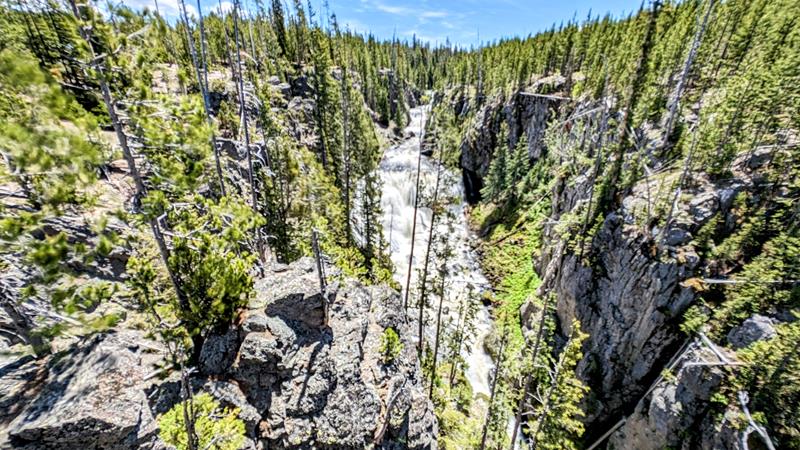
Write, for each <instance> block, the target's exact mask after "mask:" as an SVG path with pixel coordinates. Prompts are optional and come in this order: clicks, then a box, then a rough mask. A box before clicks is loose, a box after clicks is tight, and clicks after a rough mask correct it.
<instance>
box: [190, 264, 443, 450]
mask: <svg viewBox="0 0 800 450" xmlns="http://www.w3.org/2000/svg"><path fill="white" fill-rule="evenodd" d="M256 291H257V295H256V297H255V299H253V301H252V302H251V304H250V306H249V309H248V310H247V311H245V312H244V313H243V314H242V316H241V321H240V324H239V325H238V326H237V327H236V331H235V332H229V333H228V334H225V335H220V336H217V337H214V338H213V339H212V338H209V339H208V340H207V341H206V343H205V346H204V348H203V351H202V354H209V355H211V354H215V353H217V352H224V353H227V354H226V355H224V356H219V357H217V358H216V359H218V360H224V361H233V364H232V366H231V367H230V370H227V371H223V372H220V371H219V370H216V371H215V372H214V373H222V379H220V380H218V383H224V384H221V385H220V384H218V385H217V387H216V388H217V389H222V390H223V392H227V391H228V390H232V391H233V392H231V393H229V394H226V395H225V396H217V395H215V396H216V397H218V398H220V399H221V401H222V400H224V403H225V404H228V403H230V404H231V405H234V406H236V407H239V408H241V410H242V411H243V412H244V413H245V414H246V417H247V419H246V425H247V430H248V437H249V438H251V439H254V440H256V441H260V445H261V446H262V447H264V448H270V449H305V448H369V447H372V446H375V447H377V448H398V446H399V447H401V448H420V449H421V448H435V446H436V419H435V416H434V414H433V407H432V405H431V403H430V402H429V401H428V399H427V396H426V391H425V389H424V386H423V383H422V380H421V374H420V372H419V365H418V362H417V359H416V351H415V350H414V344H413V336H414V332H413V330H412V329H411V327H410V325H409V324H408V323H407V320H406V318H405V311H404V308H403V305H402V300H401V299H400V296H399V295H398V294H397V292H396V291H394V290H392V289H390V288H388V287H387V286H369V287H367V286H363V285H361V284H360V283H358V282H356V281H353V280H345V281H343V282H341V283H331V284H330V285H328V286H327V288H326V290H325V292H320V288H319V279H318V277H317V274H316V270H315V264H314V262H313V260H311V259H308V258H306V259H301V260H299V261H297V262H294V263H292V264H289V265H286V266H282V267H281V268H280V270H277V271H271V272H269V273H268V275H267V276H266V277H265V278H264V279H261V280H259V281H258V282H257V284H256ZM323 300H325V302H327V303H328V304H329V305H330V307H329V317H328V320H327V322H326V321H325V314H324V309H323V305H324V304H325V302H323ZM389 327H391V328H393V329H395V330H396V331H397V332H398V334H399V335H400V337H401V340H402V342H403V350H402V351H401V353H400V355H398V357H397V358H395V360H394V361H393V362H392V364H391V366H387V365H385V364H384V362H383V357H382V355H381V352H380V340H381V336H382V334H383V331H384V330H385V329H386V328H389ZM229 336H237V337H236V338H235V339H234V338H231V337H229ZM229 343H231V345H229ZM206 347H208V348H206ZM217 366H218V364H212V365H209V367H211V368H217ZM204 370H208V369H207V368H206V369H204ZM228 386H237V387H238V388H237V389H235V390H234V389H232V388H230V387H228ZM203 389H204V390H209V389H210V387H209V385H206V386H205V387H204V388H203ZM239 393H241V396H240V395H238V394H239ZM395 394H396V395H395ZM390 395H391V396H393V397H396V400H395V401H394V403H393V404H392V407H391V409H390V410H388V411H387V408H389V405H388V404H389V396H390ZM243 399H244V403H246V405H244V404H243ZM247 406H249V407H247ZM243 420H244V419H243ZM409 423H411V424H412V425H411V426H410V427H409V425H408V424H409Z"/></svg>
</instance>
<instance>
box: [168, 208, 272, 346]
mask: <svg viewBox="0 0 800 450" xmlns="http://www.w3.org/2000/svg"><path fill="white" fill-rule="evenodd" d="M192 203H193V204H194V205H195V206H194V207H191V208H186V209H182V210H178V211H175V212H173V213H171V214H170V221H171V222H173V223H175V224H176V226H175V231H176V237H175V238H174V239H173V249H172V252H171V255H170V259H169V265H170V269H171V270H172V271H173V273H174V274H176V276H177V279H178V282H179V285H180V286H181V289H182V290H183V293H184V294H185V295H186V297H187V299H188V302H189V304H188V306H189V308H188V309H186V308H182V307H180V306H179V305H178V310H177V316H178V317H179V318H180V319H181V320H182V321H183V323H184V326H186V327H187V329H188V330H189V333H190V334H193V335H198V334H204V333H205V332H206V331H208V330H210V329H213V328H216V327H219V326H224V325H227V324H229V323H231V322H232V321H233V319H234V318H235V315H236V313H237V311H238V310H239V309H240V308H241V307H243V306H246V305H247V303H248V302H249V300H250V297H251V296H252V294H253V280H252V278H251V277H250V271H251V268H252V266H253V263H254V262H255V257H254V256H253V255H252V254H250V253H249V252H243V251H242V250H241V249H240V248H239V242H241V241H242V240H244V239H247V236H248V232H250V231H251V230H253V229H254V228H256V227H257V226H259V225H260V224H261V223H263V219H262V218H260V217H259V216H256V215H254V214H253V212H252V210H251V209H250V208H249V207H247V206H246V205H243V204H242V203H241V202H238V201H231V200H230V199H228V198H223V199H222V200H221V201H220V203H218V204H217V203H214V202H213V201H210V200H205V199H202V198H195V199H194V201H193V202H192Z"/></svg>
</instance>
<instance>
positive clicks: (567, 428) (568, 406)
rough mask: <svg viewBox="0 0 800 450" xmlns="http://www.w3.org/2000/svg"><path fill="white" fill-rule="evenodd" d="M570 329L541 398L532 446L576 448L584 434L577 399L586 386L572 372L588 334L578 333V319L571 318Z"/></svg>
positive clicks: (581, 396) (583, 393)
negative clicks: (567, 338)
mask: <svg viewBox="0 0 800 450" xmlns="http://www.w3.org/2000/svg"><path fill="white" fill-rule="evenodd" d="M571 328H572V331H571V335H570V338H569V341H568V342H567V345H566V346H565V347H564V350H562V351H561V355H560V356H559V358H558V362H557V363H556V366H555V367H554V368H553V371H552V375H551V379H552V380H553V381H552V384H551V385H550V387H549V388H548V389H547V391H545V394H544V396H543V398H542V399H541V405H540V406H539V413H538V415H537V417H536V421H535V424H534V426H533V429H532V433H531V436H532V437H531V446H532V447H534V448H543V449H553V450H556V449H576V448H578V447H577V440H578V439H579V438H580V437H581V435H582V434H583V423H582V422H581V421H580V418H581V417H583V415H584V413H583V411H582V410H581V408H580V402H581V400H582V399H583V396H584V395H586V392H587V391H588V388H587V387H586V386H585V385H584V384H583V382H582V381H580V379H578V378H577V376H576V375H575V367H576V366H577V365H578V361H580V360H581V358H582V357H583V353H582V352H581V345H582V344H583V341H584V340H585V339H586V338H587V337H588V335H586V334H585V333H582V332H581V330H580V323H579V322H578V321H577V320H573V321H572V325H571Z"/></svg>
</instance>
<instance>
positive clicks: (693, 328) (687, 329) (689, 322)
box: [681, 305, 709, 336]
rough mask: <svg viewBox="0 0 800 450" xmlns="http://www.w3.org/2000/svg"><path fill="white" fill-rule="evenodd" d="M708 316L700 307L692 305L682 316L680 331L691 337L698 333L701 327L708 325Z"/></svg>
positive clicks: (704, 309)
mask: <svg viewBox="0 0 800 450" xmlns="http://www.w3.org/2000/svg"><path fill="white" fill-rule="evenodd" d="M708 319H709V317H708V315H707V314H706V308H704V307H703V306H702V305H693V306H692V307H690V308H689V309H688V310H686V312H685V313H684V315H683V323H682V324H681V331H683V332H684V333H686V334H687V335H689V336H691V335H693V334H694V333H697V332H698V331H701V330H702V328H703V326H704V325H706V323H708Z"/></svg>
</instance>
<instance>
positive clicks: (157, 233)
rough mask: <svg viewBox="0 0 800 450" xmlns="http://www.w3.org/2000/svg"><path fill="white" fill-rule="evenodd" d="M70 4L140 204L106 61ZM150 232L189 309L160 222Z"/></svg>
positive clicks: (136, 171)
mask: <svg viewBox="0 0 800 450" xmlns="http://www.w3.org/2000/svg"><path fill="white" fill-rule="evenodd" d="M69 4H70V6H71V7H72V14H73V15H74V16H75V20H76V21H77V25H78V31H79V32H80V35H81V38H83V40H84V41H86V44H87V46H88V48H89V52H90V55H91V58H92V59H91V61H90V62H89V65H91V66H92V67H93V68H94V69H95V72H96V73H97V81H98V84H99V85H100V92H101V94H102V96H103V103H105V105H106V109H107V110H108V117H109V118H110V119H111V125H112V126H113V127H114V133H115V134H116V136H117V140H118V141H119V145H120V148H121V149H122V155H123V157H124V158H125V162H126V163H127V165H128V171H129V172H130V173H131V177H132V178H133V183H134V187H135V194H134V195H135V199H134V202H135V203H138V202H139V201H141V199H142V197H144V196H145V195H146V192H147V190H146V189H145V186H144V182H143V181H142V176H141V174H140V173H139V169H138V168H137V167H136V160H135V159H134V158H133V152H131V149H130V146H129V145H128V136H127V135H126V134H125V131H124V130H123V129H122V122H121V121H120V119H119V116H118V115H117V109H116V102H115V101H114V98H113V96H112V95H111V89H110V88H109V87H108V81H107V79H106V74H105V69H104V67H103V66H102V64H101V61H104V60H106V58H107V56H106V57H105V58H103V57H100V58H98V56H97V55H96V54H95V51H94V47H93V46H92V38H91V34H90V31H89V30H90V29H91V28H89V29H87V27H84V25H83V23H82V22H83V18H82V17H81V13H80V11H79V10H78V5H77V3H76V2H75V0H69ZM149 225H150V229H151V231H152V232H153V237H154V238H155V241H156V244H157V245H158V250H159V253H160V254H161V260H162V261H163V262H164V266H166V269H167V273H169V277H170V281H172V286H173V288H175V293H176V295H177V296H178V302H179V304H180V306H181V308H186V309H188V308H189V301H188V299H187V298H186V295H185V294H184V292H183V290H182V289H181V286H180V282H179V281H178V278H177V277H176V275H175V273H174V272H173V271H172V270H171V269H170V267H169V249H168V248H167V244H166V242H165V241H164V236H163V235H162V234H161V229H160V228H159V225H158V222H157V220H156V219H155V218H152V219H150V220H149Z"/></svg>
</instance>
